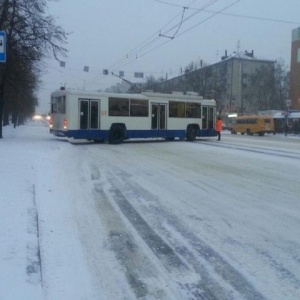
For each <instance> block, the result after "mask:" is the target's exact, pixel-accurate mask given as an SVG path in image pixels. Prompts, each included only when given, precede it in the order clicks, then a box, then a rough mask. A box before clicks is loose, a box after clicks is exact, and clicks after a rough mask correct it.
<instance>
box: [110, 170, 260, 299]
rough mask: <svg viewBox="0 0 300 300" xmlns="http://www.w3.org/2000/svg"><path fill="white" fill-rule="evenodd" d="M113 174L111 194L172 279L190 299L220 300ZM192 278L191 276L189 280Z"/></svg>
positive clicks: (201, 273) (215, 284)
mask: <svg viewBox="0 0 300 300" xmlns="http://www.w3.org/2000/svg"><path fill="white" fill-rule="evenodd" d="M121 172H122V171H121ZM123 175H124V173H123ZM110 176H111V178H110V184H111V189H110V193H111V194H112V195H113V197H114V200H115V201H116V203H117V205H118V206H119V208H120V209H121V211H122V213H123V214H124V216H125V217H126V218H127V219H128V220H129V222H130V223H131V224H132V226H133V228H134V229H135V230H136V231H137V232H138V233H139V235H140V236H141V238H142V239H143V240H144V242H145V243H146V244H147V245H148V247H149V248H150V249H151V250H152V251H153V252H154V254H155V255H156V257H157V258H158V260H159V261H160V263H161V264H163V266H164V267H165V269H166V270H167V271H168V273H169V275H170V276H171V277H172V278H173V280H174V281H175V282H176V283H177V285H178V286H179V288H180V289H181V290H182V291H184V292H185V294H189V297H188V299H205V300H217V299H219V298H218V297H216V296H215V295H214V293H212V292H211V291H210V290H209V289H207V287H206V285H205V284H203V283H202V284H201V280H202V279H201V277H202V276H203V275H204V274H203V272H196V273H195V272H194V270H195V268H193V267H194V266H193V265H192V266H191V267H192V268H190V266H188V265H187V264H186V262H185V261H186V258H188V257H187V256H185V255H183V253H180V251H177V250H178V247H177V246H176V245H173V246H170V245H169V244H168V243H167V242H166V241H165V240H164V239H162V238H161V236H160V235H159V234H157V233H156V232H155V231H154V230H153V229H152V227H151V226H150V225H149V224H148V223H147V222H146V221H145V220H144V218H143V217H142V216H141V215H140V214H139V213H138V212H137V210H136V209H134V207H133V206H132V205H131V204H130V202H129V201H128V199H127V198H126V197H125V196H124V194H123V193H122V192H121V190H120V189H119V188H118V186H119V182H118V179H117V178H116V177H114V176H112V175H110ZM117 182H118V184H117ZM125 190H126V188H125ZM194 258H195V257H193V259H194ZM201 267H202V266H201ZM198 269H199V268H198ZM198 271H200V269H199V270H198ZM191 273H193V276H191ZM178 274H180V276H179V277H178V276H177V275H178ZM199 274H200V275H201V277H200V276H199ZM191 277H192V279H190V278H191ZM178 278H179V279H178ZM195 278H196V279H195ZM210 284H211V282H210ZM213 289H214V290H219V287H218V284H217V282H214V284H213ZM220 294H221V295H224V292H223V291H222V292H220ZM228 299H229V298H228ZM257 299H260V298H257Z"/></svg>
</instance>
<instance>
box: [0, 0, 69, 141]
mask: <svg viewBox="0 0 300 300" xmlns="http://www.w3.org/2000/svg"><path fill="white" fill-rule="evenodd" d="M46 5H47V0H0V28H1V29H2V30H5V32H6V36H7V40H6V50H7V62H6V63H5V64H1V65H0V138H2V125H3V112H4V111H5V109H4V105H7V103H6V102H7V101H9V100H10V101H13V100H11V99H13V98H15V101H16V102H18V101H25V100H26V99H29V98H30V101H29V102H28V105H31V106H32V105H36V101H32V100H33V97H29V98H26V97H25V98H24V97H20V98H19V95H20V94H22V92H23V91H24V90H26V89H28V92H26V93H27V95H29V94H31V95H32V96H33V95H34V90H35V89H36V88H37V86H38V81H37V80H36V76H35V74H37V73H38V72H39V70H40V69H41V67H42V60H43V58H45V57H46V56H50V55H51V56H54V57H55V59H59V56H65V55H66V52H67V50H66V48H64V47H63V46H62V45H64V44H65V43H66V41H67V34H66V32H65V31H64V30H63V29H62V28H61V27H59V26H57V25H55V22H54V19H53V17H52V16H48V15H46V13H45V10H46ZM20 66H21V67H22V68H21V70H23V71H24V70H25V71H26V72H24V73H20V72H19V68H20ZM28 74H30V76H29V77H28ZM29 78H30V79H31V80H29ZM12 87H14V88H13V89H14V90H15V91H16V92H15V94H14V93H13V89H12ZM6 95H10V97H6ZM16 98H18V99H17V100H16ZM21 107H22V106H19V108H21ZM25 107H26V106H25ZM33 107H34V106H33ZM31 110H32V109H29V110H27V111H31ZM25 111H26V110H25Z"/></svg>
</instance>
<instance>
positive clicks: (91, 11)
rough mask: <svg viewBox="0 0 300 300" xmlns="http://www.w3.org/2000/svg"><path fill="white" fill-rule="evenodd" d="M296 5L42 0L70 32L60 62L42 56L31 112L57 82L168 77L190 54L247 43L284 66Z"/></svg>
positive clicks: (207, 56) (250, 0)
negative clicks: (121, 73) (44, 63)
mask: <svg viewBox="0 0 300 300" xmlns="http://www.w3.org/2000/svg"><path fill="white" fill-rule="evenodd" d="M299 11H300V1H299V0H287V1H283V0H240V1H238V0H78V1H76V2H75V1H74V0H52V1H49V5H48V13H49V14H51V15H52V16H54V17H55V19H56V24H57V25H60V26H61V27H63V28H64V29H65V31H66V32H68V33H70V35H69V38H68V45H67V48H68V50H69V52H68V57H67V58H62V60H63V61H65V62H66V66H65V67H64V68H62V67H60V64H59V62H56V61H53V60H50V61H49V62H48V64H47V68H46V69H45V71H44V73H45V74H44V76H43V77H42V78H41V80H42V85H41V89H40V91H39V93H38V97H39V101H40V106H39V107H38V111H39V112H48V111H49V107H50V104H49V102H50V93H51V91H53V90H55V89H57V88H59V86H60V85H65V86H66V87H67V88H71V89H79V90H83V89H84V90H86V91H94V90H97V89H102V90H104V89H105V88H107V87H110V86H111V85H113V84H116V83H117V82H120V81H121V80H120V79H118V78H116V77H114V76H112V75H111V74H110V72H115V73H116V74H119V71H124V75H125V77H124V78H126V79H128V80H131V81H135V80H136V79H135V78H134V72H143V73H144V77H148V76H150V75H153V76H154V77H155V78H159V77H161V76H163V77H165V76H166V74H168V77H169V78H170V77H174V76H177V75H179V74H180V69H181V68H184V67H186V66H187V65H188V64H189V63H190V62H192V61H194V62H199V61H200V60H203V62H205V63H208V64H210V63H214V62H216V61H218V60H220V59H221V56H223V55H224V53H225V50H227V51H228V54H229V55H230V54H232V53H233V52H234V51H238V50H239V51H245V50H247V51H252V50H254V55H255V56H256V57H258V58H263V59H270V60H278V59H283V60H284V62H285V64H286V65H287V66H289V64H290V52H291V32H292V30H293V29H294V28H297V27H300V19H299ZM160 35H161V36H160ZM85 66H87V67H89V71H88V72H84V71H83V70H84V67H85ZM103 69H108V71H109V74H110V75H108V76H104V75H103ZM136 81H137V80H136ZM140 81H141V80H140Z"/></svg>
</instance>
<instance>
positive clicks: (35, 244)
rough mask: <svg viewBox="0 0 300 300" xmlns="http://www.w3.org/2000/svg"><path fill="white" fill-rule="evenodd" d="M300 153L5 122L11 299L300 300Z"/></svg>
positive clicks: (295, 148) (2, 293)
mask: <svg viewBox="0 0 300 300" xmlns="http://www.w3.org/2000/svg"><path fill="white" fill-rule="evenodd" d="M299 149H300V138H299V137H288V138H284V137H282V136H271V135H267V136H264V137H255V136H241V135H230V134H227V133H226V132H225V133H224V134H223V136H222V141H221V142H217V141H215V139H206V140H205V139H202V140H197V141H196V142H193V143H189V142H184V141H174V142H164V141H154V142H148V141H146V142H145V141H143V142H141V141H130V142H126V143H124V144H121V145H108V144H94V143H84V142H77V143H75V144H71V143H69V142H67V141H65V140H59V139H56V138H55V137H53V136H51V135H50V134H49V133H48V128H47V127H45V126H41V124H40V123H28V124H27V125H25V126H21V127H19V128H17V129H15V130H14V129H12V128H6V127H5V128H4V139H3V140H0V154H1V155H0V166H1V169H0V173H1V183H0V188H1V191H2V195H4V197H1V200H0V208H1V210H0V217H1V228H0V250H1V252H0V267H1V272H0V299H3V300H7V299H14V300H15V299H17V300H18V299H20V300H21V299H22V300H23V299H49V300H52V299H55V300H56V299H67V300H68V299H70V300H71V299H72V300H77V299H91V300H92V299H272V300H274V299H278V300H281V299H295V300H296V299H299V298H300V182H299V174H300V151H299ZM16 287H19V288H18V289H17V288H16Z"/></svg>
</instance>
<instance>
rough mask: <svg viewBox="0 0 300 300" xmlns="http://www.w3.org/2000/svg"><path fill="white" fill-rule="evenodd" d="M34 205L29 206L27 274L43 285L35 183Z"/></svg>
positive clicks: (32, 279)
mask: <svg viewBox="0 0 300 300" xmlns="http://www.w3.org/2000/svg"><path fill="white" fill-rule="evenodd" d="M32 196H33V197H32V200H33V201H32V205H31V206H30V208H28V226H27V233H28V237H29V239H28V241H27V267H26V274H27V276H28V281H29V282H30V283H31V284H40V285H41V286H43V273H42V260H41V250H40V240H39V238H40V232H39V216H38V211H37V206H36V200H35V197H36V193H35V185H33V186H32Z"/></svg>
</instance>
